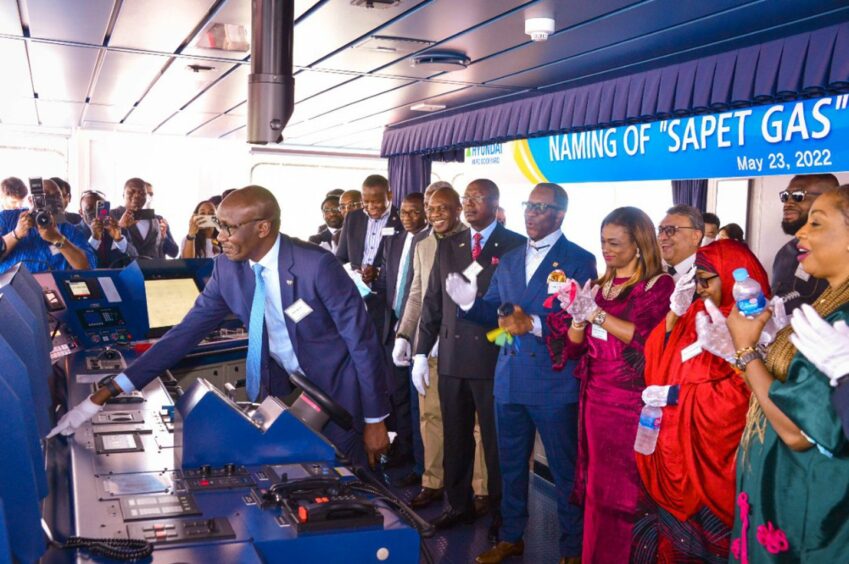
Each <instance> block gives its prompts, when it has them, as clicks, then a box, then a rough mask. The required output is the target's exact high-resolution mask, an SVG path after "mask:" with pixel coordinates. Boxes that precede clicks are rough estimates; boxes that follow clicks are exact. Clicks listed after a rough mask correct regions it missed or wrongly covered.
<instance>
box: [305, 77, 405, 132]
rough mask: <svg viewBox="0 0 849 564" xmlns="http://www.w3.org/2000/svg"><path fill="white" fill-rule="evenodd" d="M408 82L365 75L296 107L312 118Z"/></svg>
mask: <svg viewBox="0 0 849 564" xmlns="http://www.w3.org/2000/svg"><path fill="white" fill-rule="evenodd" d="M407 84H411V81H409V80H399V79H395V78H373V77H365V76H364V77H361V78H357V79H354V80H352V81H351V82H350V83H348V84H346V85H345V87H344V88H340V89H338V90H335V89H334V90H329V91H327V92H325V93H324V94H321V95H319V96H315V97H313V98H310V99H309V100H307V101H305V102H300V103H298V104H296V106H295V108H296V109H297V111H298V114H299V115H300V116H301V117H302V119H303V117H307V118H312V117H314V116H318V115H321V114H323V113H325V112H328V111H330V110H332V109H334V108H340V107H342V106H346V105H348V104H352V103H354V102H358V101H360V100H363V99H365V98H370V97H372V96H376V95H378V94H380V93H382V92H386V91H387V90H392V89H394V88H399V87H401V86H405V85H407ZM290 123H292V124H295V123H297V122H296V121H294V120H290Z"/></svg>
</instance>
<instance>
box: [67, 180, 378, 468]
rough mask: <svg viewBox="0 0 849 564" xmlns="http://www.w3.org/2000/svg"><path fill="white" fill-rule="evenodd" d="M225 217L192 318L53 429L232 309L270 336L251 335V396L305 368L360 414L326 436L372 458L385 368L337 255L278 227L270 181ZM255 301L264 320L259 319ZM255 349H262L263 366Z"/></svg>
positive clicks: (143, 379)
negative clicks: (219, 253)
mask: <svg viewBox="0 0 849 564" xmlns="http://www.w3.org/2000/svg"><path fill="white" fill-rule="evenodd" d="M217 218H218V222H219V225H220V228H219V241H220V242H221V246H222V251H223V256H219V257H217V258H216V260H215V267H214V269H213V271H212V276H211V278H210V279H209V282H208V283H207V284H206V287H205V288H204V290H203V293H202V294H201V295H200V296H199V297H198V299H197V301H196V302H195V305H194V306H193V307H192V309H191V310H190V311H189V313H188V314H187V315H186V317H185V319H183V321H182V322H181V323H180V324H178V325H176V326H175V327H174V328H172V329H171V330H170V331H168V333H166V334H165V336H164V337H162V339H160V340H159V342H158V343H156V345H154V346H153V347H152V348H151V349H150V351H148V352H147V353H145V354H144V355H143V356H142V357H140V358H139V359H138V360H137V361H136V362H134V363H133V364H132V365H131V366H129V367H128V368H127V369H126V371H125V372H123V373H122V374H119V375H118V376H117V377H115V379H114V382H113V383H112V385H111V386H106V387H104V388H102V389H101V390H99V391H98V392H96V393H95V394H94V395H92V396H91V397H90V398H88V399H86V400H84V401H83V402H82V403H81V404H80V405H78V406H77V407H75V408H74V409H73V410H71V411H70V412H68V413H67V414H66V415H64V416H63V417H62V419H61V420H60V421H59V423H58V424H57V426H56V428H55V429H54V430H53V431H52V433H51V434H56V433H59V432H61V433H63V434H70V433H73V432H74V430H75V429H76V428H77V427H79V426H80V425H81V424H82V423H83V422H84V421H86V420H87V419H88V418H90V417H92V416H93V415H94V414H95V413H97V411H99V409H100V408H101V407H102V405H103V403H105V402H106V400H107V399H109V397H110V396H111V395H114V394H115V393H120V392H122V391H124V392H126V391H130V390H133V389H137V388H142V387H144V386H145V385H146V384H148V383H149V382H150V381H152V380H153V379H154V378H156V377H157V376H158V375H159V374H161V373H162V372H163V371H164V370H166V369H168V368H170V367H171V366H173V365H174V364H176V363H177V362H178V361H179V360H180V359H181V358H182V357H183V356H184V355H185V354H186V352H188V351H191V350H192V349H193V348H194V347H195V346H196V345H197V343H198V342H200V340H201V339H203V338H204V337H205V336H206V335H208V334H209V332H210V331H212V330H213V329H215V328H216V327H218V325H219V323H220V322H221V321H222V320H223V319H224V318H225V317H226V316H227V315H229V314H230V313H231V312H232V313H234V314H235V315H236V316H237V317H239V319H241V320H242V322H243V323H244V324H245V326H247V327H249V328H250V331H251V334H254V335H255V334H256V333H254V332H253V326H252V325H254V324H252V323H251V321H254V322H258V323H257V325H258V328H259V331H258V332H259V334H260V335H262V338H261V340H256V341H254V340H253V339H251V337H250V335H249V346H248V367H247V368H248V369H247V377H248V394H249V396H251V395H252V393H251V392H252V390H251V388H252V383H253V384H254V386H255V388H254V389H255V390H256V392H255V393H256V397H252V398H251V399H252V400H261V399H262V398H264V397H265V396H267V395H275V396H282V395H285V394H286V393H288V392H289V389H290V385H289V382H288V378H287V374H288V373H291V372H293V371H301V372H303V373H304V374H305V375H306V376H307V377H308V378H309V379H310V380H312V381H313V382H314V383H315V384H316V385H317V386H318V387H319V388H321V389H322V390H323V391H324V392H325V393H327V394H328V395H329V396H330V397H332V398H333V399H334V400H336V401H337V402H338V403H339V404H341V405H342V407H344V408H345V409H347V410H348V412H350V413H351V415H352V416H353V417H354V429H353V430H351V431H347V432H346V431H344V430H342V429H341V428H340V427H338V426H336V425H335V424H334V423H332V422H331V423H328V425H327V427H325V429H324V435H325V436H326V437H327V438H328V439H329V440H331V441H332V442H333V443H335V444H336V446H337V447H338V448H339V450H340V451H342V452H343V453H345V454H347V455H348V456H350V457H351V458H352V459H353V460H354V462H355V463H357V464H363V463H365V461H366V454H368V461H369V462H370V463H371V462H373V460H374V459H375V457H377V456H378V455H380V454H381V453H382V452H383V451H385V450H386V448H387V447H388V446H389V437H388V435H387V432H386V426H385V424H384V423H383V420H384V419H385V418H386V416H387V415H388V414H389V408H390V407H389V396H388V393H387V390H386V373H385V370H386V365H385V360H384V352H383V348H382V347H381V345H380V342H379V341H378V338H377V333H376V331H375V329H374V327H373V325H372V323H371V322H370V320H369V318H368V315H367V313H366V310H365V308H364V307H363V301H362V299H361V298H360V295H359V293H358V292H357V290H356V288H355V286H354V283H353V282H352V281H351V279H350V277H349V276H348V275H347V274H346V273H345V271H344V269H343V268H342V266H341V265H340V264H339V262H338V261H337V260H336V258H335V257H334V256H333V255H332V254H330V253H329V252H327V251H325V250H324V249H321V248H319V247H317V246H315V245H313V244H311V243H304V242H300V241H297V240H295V239H291V238H289V237H287V236H286V235H283V234H281V233H279V229H280V207H279V206H278V204H277V201H276V200H275V199H274V196H273V195H272V194H271V192H269V191H268V190H266V189H265V188H262V187H259V186H248V187H247V188H243V189H241V190H237V191H236V192H233V193H232V194H230V195H229V196H227V198H225V199H224V201H223V202H222V203H221V205H220V206H219V208H218V211H217ZM257 291H259V292H260V293H259V294H258V296H261V295H263V294H264V295H265V300H264V302H263V301H262V300H259V299H258V300H256V301H257V303H253V302H254V295H255V293H256V292H257ZM254 308H256V309H257V310H258V311H262V312H263V316H264V317H260V318H259V319H256V318H254V319H253V320H252V316H251V312H252V310H253V309H254ZM263 321H264V323H263ZM254 342H256V343H257V344H258V346H257V347H256V348H254V345H253V343H254ZM260 353H261V357H260V356H259V354H260ZM252 354H256V355H257V356H255V357H253V358H256V359H257V362H256V364H255V366H256V370H255V371H252V370H251V359H252ZM260 359H261V360H260ZM110 388H112V389H110ZM363 442H364V443H365V450H364V449H363Z"/></svg>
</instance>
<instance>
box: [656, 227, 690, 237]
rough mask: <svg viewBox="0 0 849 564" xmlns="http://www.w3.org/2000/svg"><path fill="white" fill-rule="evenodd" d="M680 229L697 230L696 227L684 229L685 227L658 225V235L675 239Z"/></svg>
mask: <svg viewBox="0 0 849 564" xmlns="http://www.w3.org/2000/svg"><path fill="white" fill-rule="evenodd" d="M679 229H696V228H695V227H684V226H683V225H658V226H657V234H658V235H666V236H667V237H674V236H675V234H676V233H678V230H679Z"/></svg>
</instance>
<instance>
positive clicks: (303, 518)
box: [298, 506, 309, 523]
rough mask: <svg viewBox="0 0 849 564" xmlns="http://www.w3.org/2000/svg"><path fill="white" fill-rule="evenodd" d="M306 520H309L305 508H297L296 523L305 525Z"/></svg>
mask: <svg viewBox="0 0 849 564" xmlns="http://www.w3.org/2000/svg"><path fill="white" fill-rule="evenodd" d="M308 518H309V514H308V513H307V508H306V507H303V506H301V507H299V508H298V521H300V522H301V523H306V522H307V519H308Z"/></svg>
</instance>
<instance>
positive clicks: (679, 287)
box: [669, 266, 696, 317]
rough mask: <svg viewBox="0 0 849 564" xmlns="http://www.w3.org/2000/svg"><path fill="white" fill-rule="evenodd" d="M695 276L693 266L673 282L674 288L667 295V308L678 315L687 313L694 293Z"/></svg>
mask: <svg viewBox="0 0 849 564" xmlns="http://www.w3.org/2000/svg"><path fill="white" fill-rule="evenodd" d="M695 277H696V267H695V266H694V267H692V268H690V270H688V271H687V273H686V274H684V276H682V277H681V278H679V279H678V281H677V282H676V283H675V289H674V290H672V295H671V296H669V309H670V310H672V313H674V314H675V315H677V316H678V317H682V316H683V315H684V314H685V313H687V310H688V309H690V304H692V303H693V296H694V295H695V293H696V281H695V280H694V279H695Z"/></svg>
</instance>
